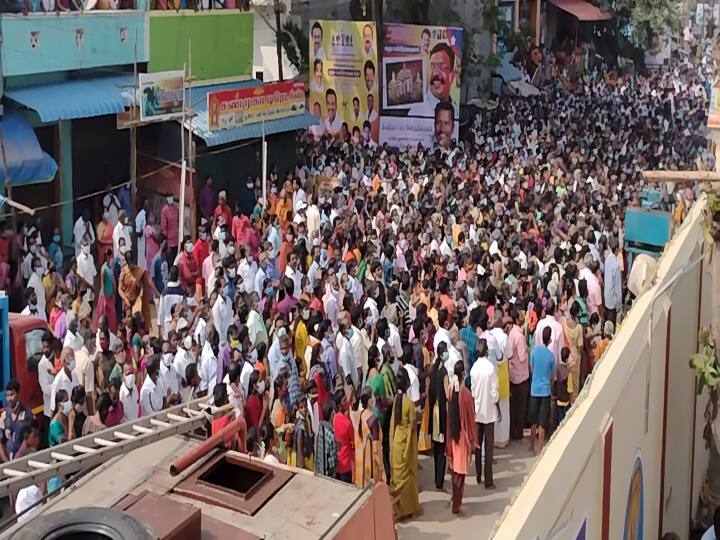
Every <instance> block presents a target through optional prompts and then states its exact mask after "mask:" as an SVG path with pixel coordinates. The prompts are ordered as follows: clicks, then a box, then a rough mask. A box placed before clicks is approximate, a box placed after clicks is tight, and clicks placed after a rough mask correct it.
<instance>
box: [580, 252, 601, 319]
mask: <svg viewBox="0 0 720 540" xmlns="http://www.w3.org/2000/svg"><path fill="white" fill-rule="evenodd" d="M583 263H584V266H583V267H582V268H581V269H580V273H579V275H578V277H579V279H584V280H585V282H586V283H587V288H588V297H587V310H588V317H589V316H590V315H592V314H593V313H597V314H600V306H602V291H601V290H600V280H598V277H597V275H596V273H595V270H596V268H597V266H598V263H597V262H595V260H594V259H593V258H592V255H590V254H589V253H588V254H587V255H585V259H584V260H583Z"/></svg>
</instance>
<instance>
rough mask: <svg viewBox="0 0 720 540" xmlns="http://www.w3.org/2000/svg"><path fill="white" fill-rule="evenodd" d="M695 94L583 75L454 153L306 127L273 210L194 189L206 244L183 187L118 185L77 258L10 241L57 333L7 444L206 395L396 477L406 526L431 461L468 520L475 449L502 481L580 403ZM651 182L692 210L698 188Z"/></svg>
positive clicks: (11, 271) (495, 117)
mask: <svg viewBox="0 0 720 540" xmlns="http://www.w3.org/2000/svg"><path fill="white" fill-rule="evenodd" d="M706 99H707V96H706V95H705V92H704V90H703V81H701V80H699V79H698V78H697V75H696V72H695V70H694V69H693V66H692V65H690V64H688V65H679V66H678V67H677V71H676V73H675V74H674V73H672V72H669V73H659V74H652V75H643V76H638V77H637V78H632V79H631V78H626V77H622V76H618V77H616V78H608V77H590V76H587V77H585V78H583V79H581V84H578V85H577V86H576V87H575V88H573V89H572V90H571V91H568V90H567V89H565V88H554V87H550V88H547V89H545V90H543V93H542V95H540V96H538V97H532V98H528V99H525V100H513V99H506V98H503V99H501V100H500V101H499V104H498V107H497V108H495V109H494V110H490V111H483V112H482V113H480V114H478V115H477V116H476V118H475V119H474V121H473V122H472V124H471V125H470V126H468V127H467V130H466V131H467V135H466V136H465V137H464V138H463V139H462V140H461V141H459V142H458V143H457V144H454V145H453V146H452V147H451V148H449V149H431V148H423V147H421V146H419V145H418V146H417V147H411V148H406V149H396V148H389V147H385V146H377V145H375V144H373V143H370V144H365V143H363V142H362V141H360V142H359V143H357V144H354V143H353V141H349V140H338V139H328V138H322V139H320V140H315V139H314V138H308V137H305V136H301V137H300V140H299V144H298V148H299V150H298V165H297V168H296V170H294V171H289V172H288V173H287V174H286V176H285V177H284V178H279V177H277V176H276V175H275V174H272V175H271V177H270V178H269V179H268V181H269V190H268V197H267V200H262V198H261V197H260V196H259V194H260V193H261V190H260V186H259V183H256V182H253V181H252V180H249V181H248V182H247V183H246V184H244V185H243V186H242V188H241V190H240V191H238V192H235V193H230V194H229V195H230V196H229V197H228V194H227V193H226V192H224V191H222V192H220V193H218V194H215V192H214V191H213V185H212V179H211V178H208V179H206V180H205V182H204V185H203V186H202V188H201V189H200V193H199V198H198V202H199V214H200V220H199V221H200V225H199V227H198V229H197V231H196V233H197V234H196V235H194V237H190V236H186V237H184V238H179V237H178V220H179V211H178V206H177V204H176V202H175V199H174V198H173V196H172V195H168V198H167V201H165V202H164V204H163V206H162V208H161V210H160V212H159V215H157V216H155V215H153V213H152V212H151V210H150V205H147V204H144V205H143V207H142V208H140V209H139V211H138V212H137V213H136V214H134V215H131V212H130V210H131V209H130V208H129V205H128V204H127V203H125V202H124V201H122V200H121V199H124V197H118V194H117V193H115V192H113V191H108V193H107V194H106V195H105V196H104V197H103V201H102V203H103V209H104V213H103V215H102V217H101V219H100V221H99V223H98V224H97V226H93V224H92V223H91V222H90V221H89V219H88V216H87V215H82V216H80V217H79V218H78V221H77V222H76V224H75V228H74V245H75V254H74V257H73V258H72V260H70V261H68V260H63V256H62V255H63V254H62V249H61V248H60V245H61V243H60V237H59V234H58V233H57V232H56V234H55V235H54V236H53V238H52V242H50V243H49V244H45V243H44V242H43V241H42V239H41V235H40V233H39V232H38V228H37V227H36V226H34V225H33V224H28V225H26V226H25V227H24V228H23V231H22V234H19V235H17V236H13V234H12V231H9V232H8V233H7V234H4V235H3V236H2V238H3V239H5V245H7V243H8V242H9V243H11V244H13V245H14V249H16V250H17V253H19V254H20V257H18V260H20V261H21V264H20V265H19V266H16V267H15V268H12V264H10V265H9V266H8V265H6V267H5V268H3V271H4V275H5V283H8V282H9V287H8V289H9V290H11V291H14V293H13V294H15V295H17V294H24V304H25V305H26V307H25V308H24V310H23V313H25V314H27V315H32V316H37V317H40V318H43V319H46V320H47V321H48V324H49V327H50V330H51V332H48V333H47V336H46V337H45V338H44V340H43V357H42V359H41V361H40V363H39V365H38V378H39V384H40V386H41V388H42V392H43V399H44V411H43V412H44V415H43V417H44V419H45V423H44V424H42V425H39V426H38V425H36V424H35V423H34V422H32V421H31V415H30V414H29V411H28V410H27V408H26V407H25V405H23V404H21V403H19V402H18V400H17V398H16V396H17V395H18V391H19V388H18V385H17V383H16V382H15V381H11V383H10V384H8V388H7V394H6V395H7V407H6V408H5V410H4V412H3V418H2V422H3V425H4V428H5V429H4V430H3V437H2V443H3V444H2V446H1V447H2V450H3V454H4V455H2V456H0V457H2V458H3V459H13V458H17V457H20V456H22V455H27V454H28V453H29V452H31V451H33V450H34V449H37V448H39V447H42V446H45V445H50V446H53V445H56V444H59V443H61V442H63V441H66V440H70V439H73V438H75V437H79V436H83V435H87V434H89V433H93V432H95V431H97V430H100V429H103V428H105V427H111V426H113V425H116V424H118V423H120V422H125V421H130V420H134V419H136V418H138V417H140V416H145V415H150V414H153V413H155V412H157V411H160V410H162V409H163V408H166V407H168V406H171V405H173V404H178V403H182V402H185V401H187V400H190V399H193V398H196V397H202V396H207V398H208V400H209V401H210V402H211V403H214V404H215V405H223V404H230V405H231V406H232V412H231V413H229V415H227V416H225V417H222V418H221V419H219V420H218V421H216V422H215V423H214V424H213V428H212V429H213V430H217V429H219V428H220V427H222V425H223V424H224V423H227V422H228V421H230V419H231V418H233V417H236V416H242V417H244V419H245V421H246V424H247V428H248V429H247V439H246V440H244V441H240V443H239V445H240V447H241V448H243V449H244V450H246V451H247V452H249V453H252V454H255V455H258V456H260V457H262V458H263V459H265V460H266V461H268V462H275V463H278V462H279V463H284V464H288V465H290V466H295V467H299V468H304V469H309V470H313V471H315V472H316V473H317V474H321V475H326V476H330V477H336V478H338V479H340V480H343V481H346V482H351V483H354V484H356V485H357V486H361V487H362V486H365V485H366V484H367V483H368V482H372V481H376V482H382V481H384V482H388V485H389V487H390V490H391V493H392V495H393V500H394V511H395V516H396V518H403V517H407V516H411V515H413V514H416V513H417V512H418V511H419V510H420V504H419V498H418V492H419V487H418V480H417V463H418V461H417V460H418V453H419V452H429V453H431V454H432V456H433V459H434V463H435V476H434V478H435V487H436V488H438V489H443V487H444V485H445V481H446V479H445V476H446V470H447V469H448V468H449V469H450V471H451V472H452V474H451V485H452V511H453V512H455V513H457V512H461V502H462V495H463V486H464V483H465V476H466V475H467V474H471V472H470V464H471V462H472V460H473V458H474V461H475V476H476V479H477V481H478V483H483V484H484V486H485V488H488V489H492V488H494V481H493V449H494V448H496V447H503V446H505V445H507V444H509V443H510V441H511V440H515V441H522V440H523V439H525V440H526V442H527V443H529V445H530V448H531V450H532V451H533V452H538V451H539V450H540V448H541V447H542V445H543V443H544V440H545V439H546V437H547V436H548V434H549V433H550V432H551V431H552V430H553V429H555V427H557V426H558V425H559V424H560V423H561V422H562V420H563V418H564V416H565V414H566V413H567V411H568V410H569V409H570V407H571V406H572V404H573V402H574V401H575V400H576V399H577V397H578V395H579V393H580V391H581V389H582V387H583V384H584V380H585V378H586V376H587V375H588V373H590V371H591V370H592V368H593V365H594V364H595V362H597V361H598V360H599V358H600V357H601V356H602V354H603V352H604V351H605V349H606V348H607V346H608V342H609V340H611V339H612V337H613V335H614V332H615V330H616V325H617V323H618V321H619V320H620V319H621V317H622V315H623V310H624V307H625V305H626V296H625V287H624V278H623V276H624V275H626V274H627V270H628V269H627V268H626V266H625V259H624V257H623V238H622V218H623V213H624V209H625V208H626V207H627V206H628V205H637V204H639V199H640V195H641V190H642V188H643V187H644V184H643V181H642V178H641V175H640V172H641V171H642V170H645V169H692V168H695V167H696V166H697V164H698V160H700V161H703V162H705V163H710V161H711V160H712V157H711V155H710V153H709V152H708V150H707V148H706V136H705V111H706ZM664 197H665V199H664V203H665V204H666V206H667V208H668V209H670V210H672V211H673V212H674V215H675V218H676V221H680V220H681V219H682V217H683V212H684V210H685V209H686V208H687V207H688V206H689V205H690V204H691V201H692V192H691V191H690V190H686V189H676V190H675V192H674V193H671V192H670V191H668V190H665V191H664ZM229 202H234V207H231V206H230V205H229ZM0 247H1V246H0ZM527 427H530V438H529V439H527V437H526V435H525V429H526V428H527ZM61 481H62V479H61V478H55V479H53V480H52V481H50V482H48V485H47V486H42V489H49V490H51V489H53V488H55V487H56V486H57V485H58V484H59V483H60V482H61ZM36 488H37V489H40V487H36ZM18 499H20V497H19V498H18ZM25 499H27V497H25Z"/></svg>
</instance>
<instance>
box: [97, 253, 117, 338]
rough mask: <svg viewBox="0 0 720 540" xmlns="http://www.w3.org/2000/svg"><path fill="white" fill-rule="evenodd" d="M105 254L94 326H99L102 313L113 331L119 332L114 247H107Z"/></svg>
mask: <svg viewBox="0 0 720 540" xmlns="http://www.w3.org/2000/svg"><path fill="white" fill-rule="evenodd" d="M102 253H103V254H104V261H105V262H104V263H103V265H102V267H101V268H100V293H99V294H98V297H97V304H95V313H94V315H93V327H95V328H98V322H99V319H100V316H101V315H104V316H105V319H104V320H105V322H106V325H107V327H108V328H109V329H110V330H111V331H112V332H117V328H118V323H117V316H116V314H115V286H116V285H115V276H114V275H113V269H112V264H113V263H112V261H113V255H112V249H106V250H105V251H103V252H102Z"/></svg>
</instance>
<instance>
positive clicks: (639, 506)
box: [623, 450, 644, 540]
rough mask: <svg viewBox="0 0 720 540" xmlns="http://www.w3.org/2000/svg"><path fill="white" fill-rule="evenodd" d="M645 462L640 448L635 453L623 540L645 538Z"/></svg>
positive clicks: (640, 539)
mask: <svg viewBox="0 0 720 540" xmlns="http://www.w3.org/2000/svg"><path fill="white" fill-rule="evenodd" d="M643 509H644V494H643V463H642V454H641V452H640V450H638V451H637V454H636V455H635V461H634V462H633V468H632V474H631V475H630V486H629V488H628V497H627V505H626V506H625V526H624V527H623V540H642V539H643Z"/></svg>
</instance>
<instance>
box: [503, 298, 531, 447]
mask: <svg viewBox="0 0 720 540" xmlns="http://www.w3.org/2000/svg"><path fill="white" fill-rule="evenodd" d="M504 327H505V332H507V335H508V339H507V343H506V345H505V354H504V356H505V358H507V359H508V367H509V371H510V438H511V439H512V440H522V438H523V429H524V428H525V419H526V417H527V404H528V398H529V396H530V370H529V369H528V349H527V342H526V341H525V334H524V333H523V331H522V329H521V328H520V313H519V312H518V310H517V309H513V310H512V312H511V313H510V318H508V319H506V320H505V322H504Z"/></svg>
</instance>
